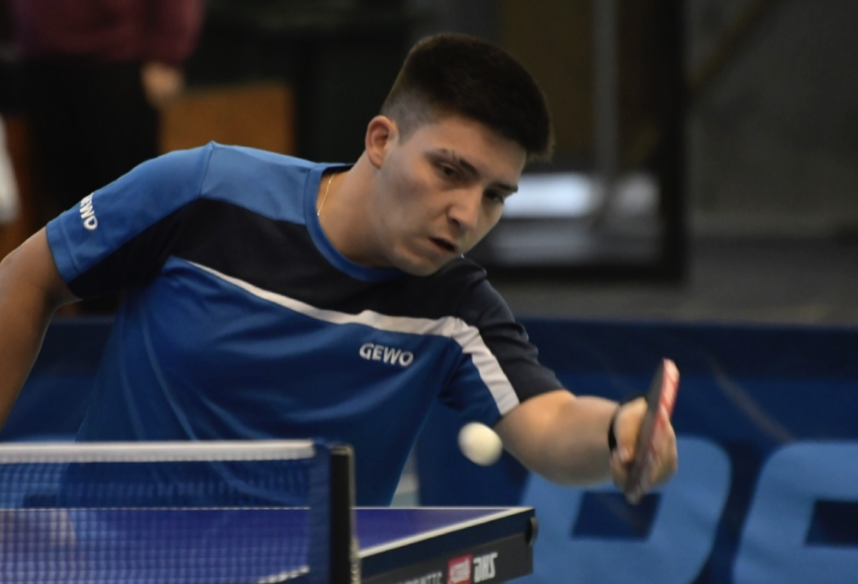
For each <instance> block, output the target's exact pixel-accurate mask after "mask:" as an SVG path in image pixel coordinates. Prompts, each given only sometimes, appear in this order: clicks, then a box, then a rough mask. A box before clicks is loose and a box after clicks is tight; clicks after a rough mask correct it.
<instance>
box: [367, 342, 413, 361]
mask: <svg viewBox="0 0 858 584" xmlns="http://www.w3.org/2000/svg"><path fill="white" fill-rule="evenodd" d="M358 353H359V354H360V356H361V357H362V358H363V359H366V360H367V361H381V362H382V363H387V364H388V365H399V366H400V367H408V366H409V365H411V363H412V362H414V353H412V352H411V351H403V350H402V349H397V348H395V347H385V346H384V345H376V344H374V343H364V344H363V345H361V347H360V350H359V351H358Z"/></svg>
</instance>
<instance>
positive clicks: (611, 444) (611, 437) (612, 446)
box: [608, 393, 646, 454]
mask: <svg viewBox="0 0 858 584" xmlns="http://www.w3.org/2000/svg"><path fill="white" fill-rule="evenodd" d="M639 397H646V396H645V395H644V394H642V393H639V394H635V395H633V396H631V397H630V398H628V399H624V400H623V401H621V402H620V405H618V406H617V409H616V410H614V415H613V416H611V425H610V426H608V449H609V450H610V451H611V454H613V453H614V450H616V449H617V433H616V432H615V431H614V424H615V423H616V422H617V416H618V415H619V414H620V410H621V409H622V408H623V406H624V405H626V404H627V403H629V402H633V401H635V400H636V399H638V398H639Z"/></svg>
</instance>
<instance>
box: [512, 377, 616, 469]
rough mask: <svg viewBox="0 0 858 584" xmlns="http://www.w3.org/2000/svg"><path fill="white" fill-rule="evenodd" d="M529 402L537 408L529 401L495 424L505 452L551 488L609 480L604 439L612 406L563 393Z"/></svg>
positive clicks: (614, 406) (604, 401) (614, 409)
mask: <svg viewBox="0 0 858 584" xmlns="http://www.w3.org/2000/svg"><path fill="white" fill-rule="evenodd" d="M534 399H535V400H541V403H540V402H537V401H533V400H529V401H528V402H525V403H523V404H522V405H520V406H519V407H518V408H516V410H514V411H513V412H511V413H510V414H508V416H507V417H506V418H504V419H503V420H501V422H499V423H498V426H497V430H498V432H499V434H500V435H501V437H502V438H503V440H504V444H505V446H506V447H507V449H508V450H509V451H510V452H511V453H512V454H513V455H514V456H515V457H516V458H518V459H519V460H520V461H521V462H522V464H524V465H525V466H526V467H528V468H529V469H530V470H532V471H534V472H536V473H538V474H540V475H542V476H544V477H545V478H547V479H549V480H551V481H554V482H557V483H561V484H566V485H587V484H596V483H600V482H604V481H608V480H610V479H611V467H610V451H609V449H608V441H607V435H608V426H609V425H610V422H611V416H613V414H614V412H615V411H616V408H617V404H616V403H615V402H612V401H609V400H606V399H602V398H597V397H587V396H584V397H576V396H573V395H571V394H569V393H568V392H553V393H551V394H546V395H545V396H540V397H538V398H534ZM531 401H533V403H531Z"/></svg>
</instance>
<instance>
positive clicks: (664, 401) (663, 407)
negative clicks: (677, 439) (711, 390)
mask: <svg viewBox="0 0 858 584" xmlns="http://www.w3.org/2000/svg"><path fill="white" fill-rule="evenodd" d="M678 390H679V370H678V369H677V368H676V365H675V364H674V362H673V361H671V360H670V359H663V360H662V362H661V363H660V364H659V366H658V369H657V370H656V372H655V375H654V376H653V379H652V384H651V385H650V388H649V391H648V392H647V395H646V403H647V410H646V414H644V419H643V421H642V422H641V427H640V432H639V434H638V442H637V449H636V451H635V457H634V460H632V464H631V466H630V467H629V475H628V480H627V481H626V487H625V489H624V493H625V495H626V499H627V500H628V501H629V502H630V503H637V502H638V501H640V499H641V497H643V494H644V493H645V492H646V491H647V489H648V488H649V486H650V483H649V475H650V472H651V471H652V469H653V467H654V466H655V465H656V464H657V463H658V460H657V457H656V444H657V443H658V440H659V439H660V436H661V433H662V432H664V431H665V427H666V426H667V424H668V422H669V421H670V416H671V414H672V413H673V404H674V402H675V401H676V393H677V391H678Z"/></svg>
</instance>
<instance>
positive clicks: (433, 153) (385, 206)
mask: <svg viewBox="0 0 858 584" xmlns="http://www.w3.org/2000/svg"><path fill="white" fill-rule="evenodd" d="M526 157H527V155H526V152H525V150H524V148H523V147H522V146H521V145H519V144H518V143H517V142H515V141H513V140H509V139H507V138H504V137H503V136H501V135H500V134H498V133H496V132H495V131H493V130H490V129H489V128H488V127H486V126H484V125H483V124H481V123H479V122H476V121H473V120H471V119H469V118H464V117H460V116H446V117H443V118H441V119H440V120H438V121H436V122H431V123H427V124H424V125H422V126H420V127H418V128H417V129H415V130H414V131H412V132H411V134H410V135H409V136H407V137H406V138H405V139H404V140H403V139H402V137H401V135H400V134H399V133H398V132H393V133H392V135H391V137H390V139H389V140H388V141H387V143H386V144H385V146H384V148H383V157H382V158H380V162H379V164H378V168H377V179H378V180H377V183H376V187H377V188H375V190H374V195H373V200H372V207H373V214H372V218H371V221H372V223H373V232H374V234H375V236H376V237H377V238H378V243H379V244H380V248H381V250H382V253H383V254H384V261H383V263H385V264H387V265H391V266H394V267H397V268H399V269H401V270H403V271H405V272H408V273H410V274H414V275H419V276H426V275H429V274H432V273H434V272H436V271H438V270H439V269H440V268H441V267H443V266H444V265H445V264H447V263H449V262H451V261H452V260H454V259H455V258H457V257H459V256H460V255H462V254H463V253H465V252H467V251H469V250H470V249H471V248H473V247H474V246H475V245H476V244H477V242H479V241H480V240H481V239H482V238H483V237H485V235H486V234H487V233H488V232H489V231H490V230H491V229H492V227H494V226H495V225H496V224H497V222H498V220H499V219H500V217H501V213H502V211H503V204H504V199H505V198H506V197H508V196H509V195H511V194H512V193H513V192H515V190H516V189H517V188H518V180H519V177H520V176H521V172H522V170H523V169H524V165H525V162H526Z"/></svg>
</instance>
